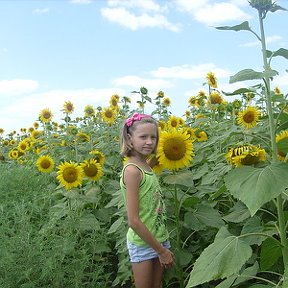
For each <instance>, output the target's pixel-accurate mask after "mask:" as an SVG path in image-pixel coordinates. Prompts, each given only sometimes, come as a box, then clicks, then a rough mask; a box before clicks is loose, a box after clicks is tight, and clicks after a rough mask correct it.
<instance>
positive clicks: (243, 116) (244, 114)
mask: <svg viewBox="0 0 288 288" xmlns="http://www.w3.org/2000/svg"><path fill="white" fill-rule="evenodd" d="M259 117H260V111H259V109H258V108H257V107H252V106H248V107H247V108H246V109H245V110H243V111H240V112H239V113H238V115H237V124H238V125H241V126H242V127H244V128H246V129H250V128H252V127H254V126H256V124H257V122H258V121H259Z"/></svg>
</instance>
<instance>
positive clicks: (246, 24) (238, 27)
mask: <svg viewBox="0 0 288 288" xmlns="http://www.w3.org/2000/svg"><path fill="white" fill-rule="evenodd" d="M215 28H216V29H218V30H232V31H237V32H238V31H243V30H246V31H251V29H250V27H249V22H248V21H244V22H243V23H241V24H238V25H235V26H219V27H215Z"/></svg>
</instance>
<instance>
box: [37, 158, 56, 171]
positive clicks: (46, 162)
mask: <svg viewBox="0 0 288 288" xmlns="http://www.w3.org/2000/svg"><path fill="white" fill-rule="evenodd" d="M54 165H55V162H54V160H53V159H52V157H50V156H48V155H43V156H40V157H39V158H38V159H37V161H36V166H37V168H38V170H39V171H41V172H44V173H49V172H51V171H52V170H53V168H54Z"/></svg>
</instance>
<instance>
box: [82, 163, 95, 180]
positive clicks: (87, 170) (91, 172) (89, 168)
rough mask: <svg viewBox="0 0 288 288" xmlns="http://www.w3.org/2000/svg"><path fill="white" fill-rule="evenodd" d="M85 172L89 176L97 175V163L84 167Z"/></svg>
mask: <svg viewBox="0 0 288 288" xmlns="http://www.w3.org/2000/svg"><path fill="white" fill-rule="evenodd" d="M83 170H84V173H85V174H86V175H87V176H88V177H94V176H96V175H97V172H98V169H97V167H96V166H95V165H93V164H90V165H87V166H85V167H84V169H83Z"/></svg>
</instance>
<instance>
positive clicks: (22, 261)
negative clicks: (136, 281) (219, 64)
mask: <svg viewBox="0 0 288 288" xmlns="http://www.w3.org/2000/svg"><path fill="white" fill-rule="evenodd" d="M250 5H251V7H252V8H254V9H257V11H258V15H259V29H260V33H259V34H258V33H257V32H255V31H253V30H252V29H251V28H250V26H249V23H248V22H247V21H245V22H243V23H241V24H239V25H236V26H225V27H217V29H219V30H223V31H230V33H231V32H233V31H234V32H235V31H246V32H247V31H248V32H251V33H253V34H254V36H256V38H257V39H258V40H259V42H260V43H261V53H262V55H263V67H264V70H263V71H261V72H258V71H254V70H253V69H244V70H242V71H240V72H238V73H237V74H235V75H233V76H231V78H230V83H235V82H239V81H242V82H243V83H244V84H243V88H240V89H237V90H236V91H234V92H230V93H227V92H223V91H221V90H220V89H219V87H218V83H217V75H215V74H214V73H213V72H212V71H211V72H209V73H207V77H206V79H205V80H204V81H205V87H207V89H206V90H199V93H198V94H197V95H194V96H191V97H190V98H189V101H188V103H187V110H186V111H185V112H184V113H183V114H182V115H173V114H172V113H171V111H170V107H171V105H172V104H173V103H171V100H170V99H169V98H168V97H166V96H165V93H164V92H163V91H159V92H158V94H157V96H156V97H155V98H154V99H152V98H151V97H150V96H149V91H148V89H147V88H146V87H141V88H140V89H139V91H136V92H137V93H136V94H135V95H136V96H135V97H139V101H137V102H138V105H139V106H138V107H137V108H136V109H134V108H133V109H132V107H131V106H132V105H131V99H130V98H129V97H127V96H119V95H117V94H115V95H112V96H111V98H110V102H109V103H107V107H97V108H94V107H93V106H92V105H87V106H86V107H85V109H84V113H83V116H82V117H76V118H75V117H73V111H74V108H75V107H74V105H73V103H72V102H70V101H67V102H65V103H63V107H62V110H61V111H62V112H63V119H62V120H61V121H62V122H61V123H56V122H54V121H53V112H52V111H50V110H49V109H48V108H44V109H43V110H42V111H40V113H39V118H38V119H39V120H38V121H36V122H35V123H34V124H33V125H32V126H31V127H30V128H28V129H27V128H23V129H21V131H19V132H16V131H14V132H12V133H10V134H8V135H6V134H5V131H4V129H2V128H0V196H1V202H0V203H1V204H0V235H1V241H0V287H1V288H2V287H3V288H20V287H21V288H36V287H37V288H39V287H53V288H58V287H59V288H63V287H65V288H68V287H71V288H75V287H79V288H80V287H87V288H88V287H89V288H90V287H93V288H95V287H96V288H97V287H105V288H106V287H107V288H108V287H119V288H120V287H133V278H132V275H131V268H130V266H129V261H128V254H127V251H126V241H125V239H126V231H127V221H126V210H125V203H124V200H123V195H122V194H121V191H120V185H119V176H120V172H121V169H122V167H123V161H125V159H122V158H121V156H120V153H119V150H120V148H119V134H120V130H121V127H122V125H123V120H124V119H125V118H126V117H128V116H130V115H131V114H132V113H133V112H135V111H137V112H140V113H145V112H146V110H145V109H146V105H147V103H149V105H153V107H154V109H153V111H152V112H151V113H150V114H152V116H153V117H154V118H155V119H157V120H158V122H159V130H160V140H159V145H158V150H157V155H155V157H156V159H157V165H156V166H155V167H154V170H155V172H156V173H157V175H158V177H159V180H160V183H161V185H162V190H163V193H164V195H165V202H166V207H167V215H168V223H167V224H168V230H169V233H170V240H171V244H172V251H173V253H174V254H175V257H176V266H175V267H174V268H171V269H169V270H167V271H166V272H165V277H164V280H163V287H165V288H166V287H170V288H176V287H177V288H178V287H179V288H184V287H186V288H191V287H198V288H199V287H201V288H210V287H216V288H229V287H234V288H236V287H241V288H246V287H250V288H268V287H282V288H287V287H288V238H287V226H288V203H287V202H288V201H287V200H288V164H287V162H288V101H287V92H286V93H285V92H282V91H281V90H280V88H279V87H273V86H272V83H273V77H275V76H276V75H277V74H278V72H277V70H274V69H272V62H273V59H274V57H282V58H283V60H287V59H288V50H287V49H284V48H280V49H278V50H277V51H270V50H268V49H267V48H266V38H265V30H264V27H265V25H264V24H265V23H264V22H265V17H266V15H267V13H271V12H273V13H274V12H277V11H278V10H285V9H284V8H283V7H280V6H278V5H277V4H276V3H272V1H270V0H251V1H250ZM246 80H249V81H250V82H251V81H252V82H254V84H253V85H252V86H249V87H247V86H245V81H246ZM230 96H233V99H234V100H231V101H226V100H225V99H229V97H230ZM231 98H232V97H231Z"/></svg>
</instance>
